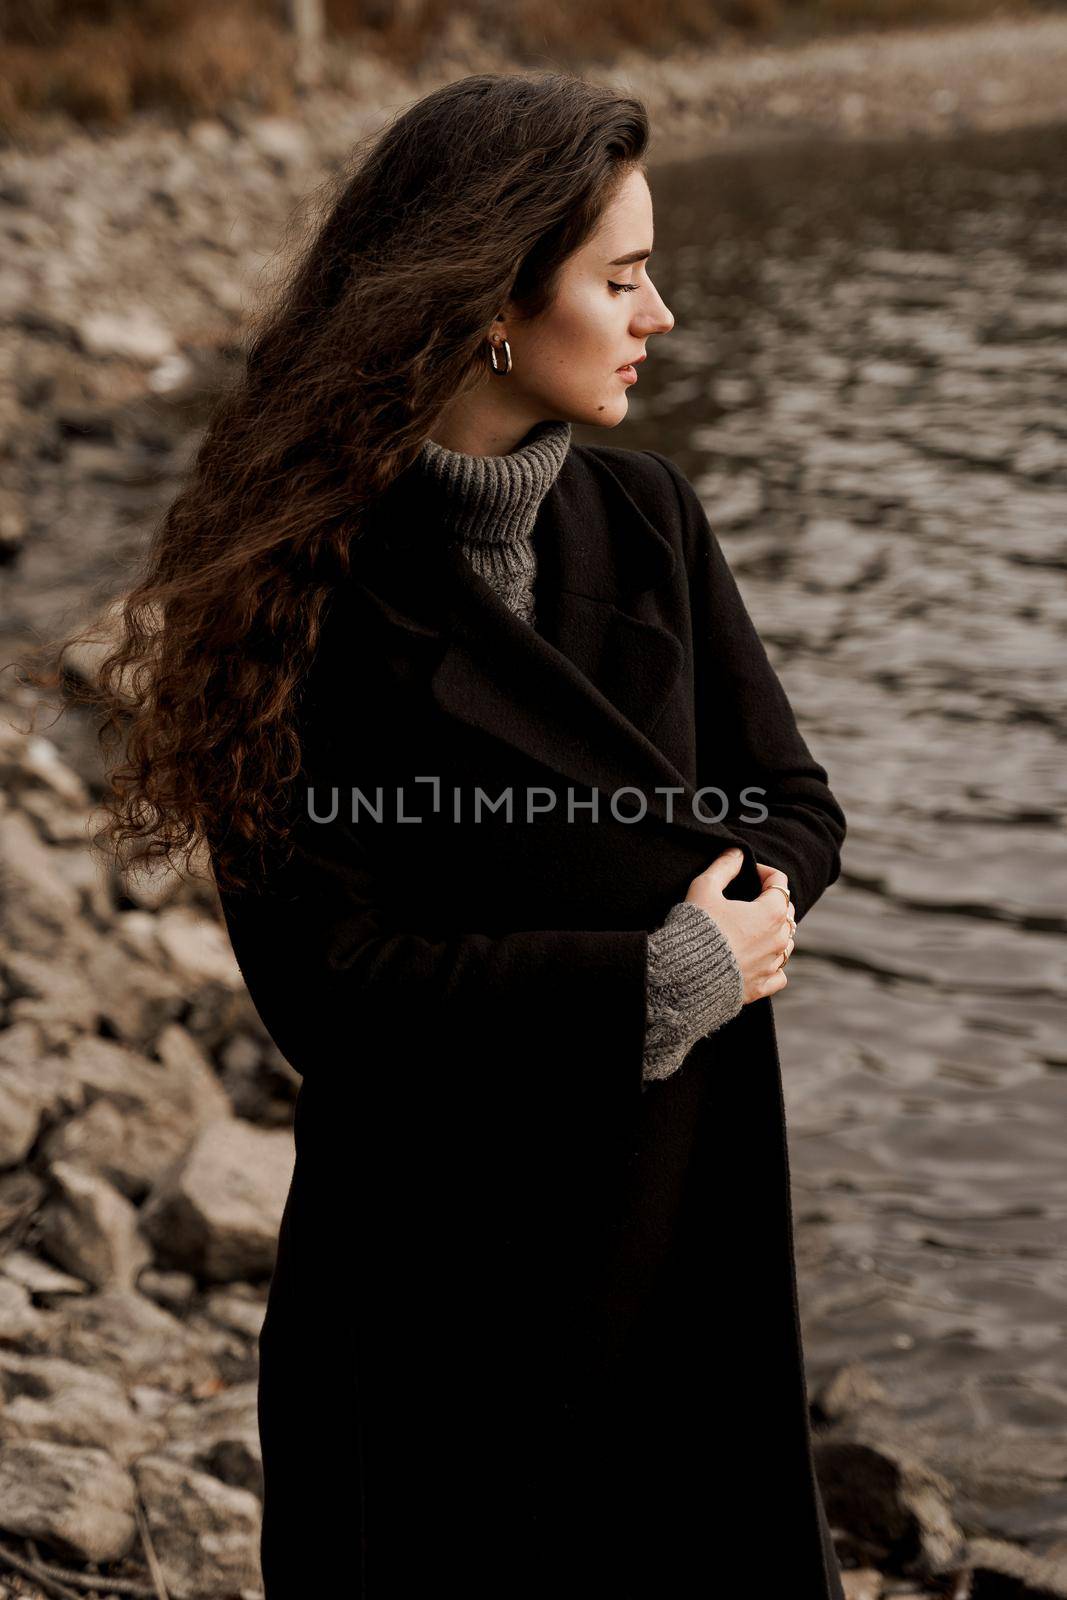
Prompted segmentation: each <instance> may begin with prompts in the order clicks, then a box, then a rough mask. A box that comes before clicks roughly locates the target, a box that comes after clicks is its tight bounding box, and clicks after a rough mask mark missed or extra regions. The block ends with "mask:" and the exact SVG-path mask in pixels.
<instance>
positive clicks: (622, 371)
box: [615, 366, 637, 383]
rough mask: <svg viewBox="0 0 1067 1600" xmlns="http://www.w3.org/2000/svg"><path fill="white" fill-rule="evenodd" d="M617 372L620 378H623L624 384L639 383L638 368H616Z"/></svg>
mask: <svg viewBox="0 0 1067 1600" xmlns="http://www.w3.org/2000/svg"><path fill="white" fill-rule="evenodd" d="M615 371H616V372H617V373H618V375H619V377H620V378H622V380H623V382H624V383H636V382H637V368H636V367H632V366H630V367H616V368H615Z"/></svg>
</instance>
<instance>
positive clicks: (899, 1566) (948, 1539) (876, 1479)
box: [813, 1439, 964, 1576]
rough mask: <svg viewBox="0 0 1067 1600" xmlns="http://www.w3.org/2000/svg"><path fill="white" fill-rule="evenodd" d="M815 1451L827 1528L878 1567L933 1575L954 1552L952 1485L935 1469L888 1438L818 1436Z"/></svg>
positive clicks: (958, 1543)
mask: <svg viewBox="0 0 1067 1600" xmlns="http://www.w3.org/2000/svg"><path fill="white" fill-rule="evenodd" d="M813 1448H814V1457H815V1467H816V1471H817V1473H818V1478H819V1484H820V1487H821V1489H822V1493H823V1499H824V1502H825V1505H826V1515H827V1517H828V1519H829V1521H830V1523H831V1525H832V1526H833V1527H834V1528H837V1529H841V1530H843V1532H844V1533H845V1534H846V1535H847V1536H848V1537H849V1539H850V1540H852V1541H854V1542H855V1543H856V1544H857V1546H858V1547H859V1548H860V1549H861V1550H864V1551H867V1552H868V1555H869V1559H870V1560H873V1561H876V1562H877V1563H878V1565H879V1567H880V1568H882V1569H884V1570H886V1571H889V1572H895V1573H902V1574H903V1575H905V1576H908V1575H911V1574H915V1573H920V1572H939V1571H942V1570H943V1569H944V1568H946V1567H948V1566H949V1565H950V1564H951V1562H952V1561H953V1560H955V1559H956V1558H957V1557H958V1556H959V1554H960V1551H961V1550H962V1548H963V1542H964V1541H963V1534H962V1533H961V1531H960V1529H959V1528H958V1527H957V1526H956V1523H955V1521H954V1520H953V1517H952V1514H951V1511H950V1509H949V1505H950V1502H951V1499H952V1486H951V1484H949V1483H948V1482H947V1480H946V1479H944V1478H942V1477H941V1476H940V1474H938V1473H936V1472H933V1471H932V1470H931V1469H930V1468H928V1467H927V1466H926V1465H925V1464H924V1463H923V1462H922V1461H920V1460H919V1459H918V1458H917V1457H914V1456H911V1455H909V1454H907V1453H906V1452H905V1451H904V1450H903V1449H900V1448H899V1447H897V1446H896V1445H893V1444H889V1443H887V1442H884V1443H879V1442H875V1441H874V1440H871V1441H870V1442H862V1441H860V1440H858V1439H816V1440H815V1441H814V1447H813Z"/></svg>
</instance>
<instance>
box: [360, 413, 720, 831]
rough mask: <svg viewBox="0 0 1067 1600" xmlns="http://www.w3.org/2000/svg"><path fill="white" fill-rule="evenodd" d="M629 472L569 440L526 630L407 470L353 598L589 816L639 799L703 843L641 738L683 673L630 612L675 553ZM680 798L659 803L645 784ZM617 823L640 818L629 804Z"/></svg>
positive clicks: (661, 635)
mask: <svg viewBox="0 0 1067 1600" xmlns="http://www.w3.org/2000/svg"><path fill="white" fill-rule="evenodd" d="M624 476H626V475H625V474H620V472H619V471H618V470H617V469H616V468H614V467H613V466H612V465H611V464H609V462H608V461H607V460H606V459H605V458H604V456H603V455H601V454H600V453H599V452H597V451H594V450H592V449H589V448H586V447H582V446H575V445H572V446H571V448H570V450H569V451H568V454H567V458H566V460H565V461H564V464H563V467H562V468H561V470H560V472H559V475H558V476H557V478H556V480H555V482H554V483H553V485H552V487H551V488H550V489H549V490H548V492H547V493H546V495H545V497H544V499H543V501H542V503H541V507H540V509H539V512H538V517H537V521H536V523H535V526H534V534H533V537H534V542H535V546H536V549H537V554H538V577H537V627H536V628H531V627H530V625H529V624H528V623H526V622H524V621H522V620H521V618H519V617H517V616H516V615H515V614H514V612H512V611H511V610H510V609H509V607H508V606H507V605H506V603H505V602H504V601H503V599H501V597H500V596H499V595H498V594H497V593H496V592H495V590H494V589H493V588H492V587H491V586H490V585H489V584H488V583H486V581H485V580H484V579H483V578H482V577H481V575H480V574H479V573H477V572H476V571H475V570H474V569H473V568H472V567H471V565H470V563H469V562H468V561H467V560H466V558H465V557H464V555H463V553H462V549H461V547H460V545H459V543H458V542H456V541H449V540H448V539H446V538H442V537H441V536H440V535H439V533H438V531H437V529H436V528H435V527H434V526H433V520H434V513H433V507H432V503H429V502H428V501H427V499H426V498H425V497H426V495H427V493H428V491H427V488H426V486H425V484H424V483H423V482H422V481H421V480H420V479H419V477H418V474H417V473H416V472H408V473H406V474H402V475H401V478H400V479H398V480H397V481H396V483H395V484H394V485H393V486H392V487H391V489H390V491H389V492H388V494H387V496H386V497H385V498H384V500H383V501H382V504H381V512H380V514H379V515H378V516H376V518H375V520H374V523H373V524H372V525H371V528H370V530H369V533H368V537H367V540H366V551H365V554H366V556H367V558H368V559H366V560H365V561H362V562H361V563H360V564H359V570H358V574H357V577H356V587H357V590H358V592H359V593H360V595H361V596H362V597H363V598H364V599H365V600H366V601H367V602H368V603H369V604H370V605H371V607H372V610H373V612H374V613H375V614H376V616H377V618H378V619H379V620H380V622H381V623H382V624H383V625H384V627H385V629H386V636H387V638H388V640H389V645H390V648H391V649H393V650H395V649H396V648H397V647H399V648H401V649H403V647H404V644H405V642H406V643H407V644H408V646H409V647H410V648H413V649H415V650H416V652H418V651H419V650H421V648H422V647H423V646H427V645H434V644H436V645H438V646H439V647H440V648H439V650H438V651H437V652H436V661H435V664H434V665H433V666H432V668H431V669H430V690H431V693H432V696H433V699H434V701H435V703H436V705H437V706H438V708H439V709H440V710H441V711H442V712H444V713H445V714H446V715H447V716H449V717H452V718H454V719H456V721H458V722H460V723H463V724H465V725H467V726H468V727H472V728H475V729H479V730H480V731H482V732H483V733H486V734H488V735H490V736H491V737H492V738H494V739H497V740H503V741H504V742H505V743H507V744H510V745H511V746H512V747H513V748H514V749H516V750H519V751H521V752H522V753H523V754H525V755H526V756H529V757H532V758H533V760H535V761H536V762H538V763H540V764H541V765H543V766H545V767H547V768H549V769H550V770H551V771H553V772H554V773H556V774H557V775H558V776H559V777H562V778H565V779H567V780H569V781H570V782H571V783H573V784H574V785H575V787H576V791H577V793H576V798H577V799H578V800H581V799H587V798H588V795H587V794H586V793H585V791H587V790H588V789H589V788H596V789H598V790H600V792H601V797H602V798H601V805H602V807H603V808H605V810H606V808H607V802H608V798H609V797H610V796H611V795H612V794H613V793H615V792H616V791H618V790H623V789H627V788H630V789H637V790H639V791H640V793H641V795H643V796H644V799H645V801H646V803H647V808H648V814H649V815H655V816H657V817H659V818H660V819H661V820H662V821H664V822H672V823H673V824H674V825H681V826H682V827H684V828H688V829H690V830H692V831H693V832H695V833H698V834H700V835H701V836H703V837H711V838H716V839H722V838H729V837H730V835H729V832H728V830H727V829H726V828H725V827H723V826H722V825H721V824H718V823H711V822H705V821H703V820H702V819H701V818H700V817H698V816H696V815H695V814H694V812H693V809H692V805H691V798H692V795H693V792H694V791H693V788H692V786H691V785H690V784H689V783H688V782H687V780H686V779H685V778H684V777H683V775H682V774H681V773H680V772H679V771H678V769H677V768H676V767H675V766H674V765H673V764H672V762H671V761H670V760H669V759H668V758H667V756H666V755H664V753H663V752H662V751H661V750H660V749H659V748H658V746H657V745H656V744H655V743H654V742H653V737H652V736H653V734H654V732H655V728H656V724H657V722H658V720H659V718H660V715H661V713H662V712H663V711H664V708H665V706H666V704H667V701H668V699H669V698H670V696H671V694H672V693H673V691H674V690H675V688H676V686H677V683H678V679H679V676H680V675H681V673H682V669H683V666H684V663H685V650H684V648H683V645H682V643H681V641H680V640H679V639H678V638H677V637H676V635H675V634H674V633H672V632H671V630H670V629H669V628H666V627H664V626H662V625H661V624H660V623H659V622H655V621H651V620H649V619H648V616H647V615H645V616H642V615H639V614H638V613H639V611H641V610H642V607H641V606H640V603H639V602H640V597H641V596H642V595H643V594H645V593H646V592H647V591H648V590H650V589H655V588H657V587H658V586H660V585H662V584H665V583H666V582H667V581H668V580H669V579H671V578H672V576H673V575H674V573H675V568H676V564H677V561H678V559H679V558H678V556H677V555H676V553H675V548H674V545H673V543H672V541H671V540H670V538H669V537H668V536H667V534H666V533H664V532H663V531H661V529H660V527H657V526H656V525H655V523H654V522H653V521H651V520H650V518H649V516H648V515H647V514H646V512H645V510H644V509H643V507H642V506H641V505H639V504H638V503H637V500H636V499H635V498H634V496H633V494H632V493H631V491H630V489H629V487H628V486H627V484H626V482H624ZM657 785H659V786H661V787H662V786H666V787H669V788H673V789H681V790H682V791H683V792H682V793H680V794H675V795H674V796H673V797H672V798H673V815H672V814H671V812H670V811H669V809H668V799H667V797H665V796H664V795H660V794H656V792H655V789H656V786H657ZM618 806H619V810H620V813H621V812H622V811H629V812H632V813H634V814H637V813H639V812H640V809H641V807H640V801H639V800H638V798H637V796H636V795H634V794H627V795H624V796H621V797H620V799H619V802H618Z"/></svg>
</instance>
